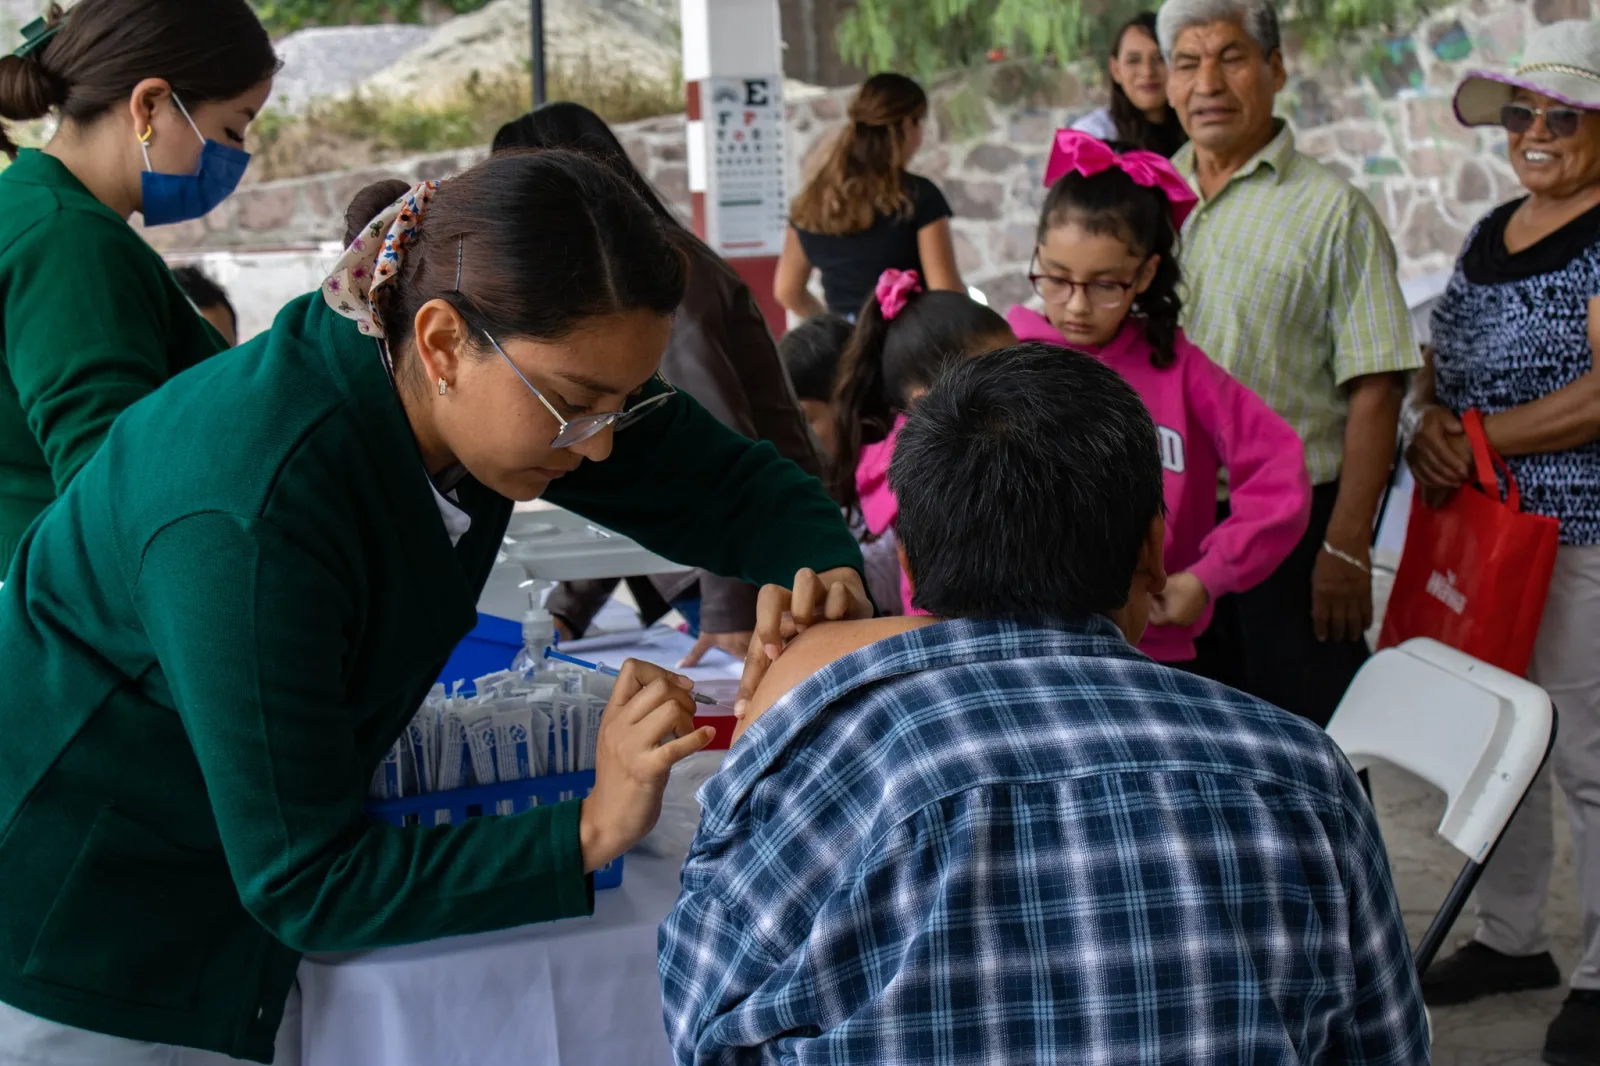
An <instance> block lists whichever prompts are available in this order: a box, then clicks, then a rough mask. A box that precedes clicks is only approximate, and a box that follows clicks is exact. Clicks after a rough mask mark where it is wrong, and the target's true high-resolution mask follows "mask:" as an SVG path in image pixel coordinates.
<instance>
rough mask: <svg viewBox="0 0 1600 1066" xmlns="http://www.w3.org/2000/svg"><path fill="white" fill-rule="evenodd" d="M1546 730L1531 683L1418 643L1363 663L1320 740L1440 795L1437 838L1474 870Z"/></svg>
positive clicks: (1522, 786) (1534, 766)
mask: <svg viewBox="0 0 1600 1066" xmlns="http://www.w3.org/2000/svg"><path fill="white" fill-rule="evenodd" d="M1552 724H1553V715H1552V713H1551V710H1550V697H1549V696H1548V695H1547V694H1546V693H1545V691H1544V689H1542V688H1540V687H1539V686H1538V685H1535V684H1532V683H1531V682H1529V681H1525V680H1523V679H1522V678H1520V677H1516V676H1514V675H1512V674H1508V673H1506V672H1505V671H1504V670H1500V669H1497V668H1496V667H1493V666H1490V665H1489V664H1488V663H1485V662H1481V661H1479V660H1477V659H1474V658H1472V657H1471V656H1470V655H1464V654H1462V653H1461V652H1459V651H1456V650H1455V649H1454V648H1447V647H1445V646H1444V645H1443V644H1440V643H1439V642H1438V641H1436V640H1429V639H1427V638H1418V639H1416V640H1408V641H1406V642H1405V643H1404V644H1402V645H1400V646H1399V647H1397V648H1388V649H1386V650H1384V651H1380V652H1378V654H1376V655H1374V656H1373V657H1372V658H1371V659H1369V660H1368V661H1367V664H1366V665H1365V666H1363V667H1362V668H1361V672H1360V673H1358V674H1357V675H1356V679H1355V681H1354V682H1352V683H1351V685H1350V689H1349V691H1347V692H1346V693H1345V696H1344V699H1343V700H1341V701H1340V703H1339V709H1338V711H1336V712H1335V713H1334V716H1333V720H1332V721H1331V722H1329V723H1328V735H1329V736H1331V737H1332V738H1333V739H1334V742H1335V743H1337V744H1338V745H1339V747H1340V748H1341V749H1343V750H1344V753H1345V756H1346V757H1347V758H1348V759H1349V760H1350V763H1351V765H1352V766H1354V767H1355V768H1356V769H1357V770H1362V769H1365V768H1366V767H1367V766H1370V765H1371V764H1372V763H1374V762H1387V763H1391V764H1393V765H1395V766H1398V767H1400V768H1401V769H1403V770H1406V771H1409V772H1410V773H1413V774H1416V775H1417V776H1418V777H1420V778H1422V779H1423V780H1425V781H1427V782H1429V783H1431V784H1432V785H1433V786H1434V787H1436V788H1438V789H1440V790H1441V791H1443V792H1444V794H1445V795H1446V796H1447V797H1448V801H1449V802H1448V804H1447V805H1446V807H1445V812H1444V818H1443V819H1441V820H1440V822H1439V835H1440V836H1442V837H1444V838H1445V839H1446V840H1448V841H1449V842H1450V843H1451V844H1452V845H1453V846H1454V847H1455V848H1456V849H1457V850H1459V851H1461V852H1462V853H1463V854H1465V855H1466V856H1467V857H1468V858H1469V859H1472V860H1474V861H1476V862H1482V861H1483V859H1484V858H1485V856H1487V855H1488V853H1489V849H1490V848H1492V847H1493V846H1494V843H1495V841H1496V840H1498V839H1499V838H1500V831H1501V830H1502V829H1504V828H1505V825H1506V822H1508V821H1510V819H1511V816H1512V814H1514V813H1515V812H1516V809H1517V804H1518V803H1520V802H1521V801H1522V794H1523V793H1524V792H1526V791H1527V789H1528V786H1529V785H1530V784H1531V783H1532V782H1533V778H1534V776H1535V775H1536V774H1538V772H1539V767H1540V766H1541V765H1542V764H1543V762H1544V756H1545V751H1546V749H1547V748H1548V746H1549V743H1550V730H1551V728H1552Z"/></svg>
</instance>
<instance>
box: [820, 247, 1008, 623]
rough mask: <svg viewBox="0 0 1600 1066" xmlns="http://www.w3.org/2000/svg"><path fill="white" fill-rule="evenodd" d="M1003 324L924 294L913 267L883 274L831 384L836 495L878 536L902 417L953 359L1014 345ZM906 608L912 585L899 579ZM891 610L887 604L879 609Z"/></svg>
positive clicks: (892, 510) (966, 305)
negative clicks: (832, 392)
mask: <svg viewBox="0 0 1600 1066" xmlns="http://www.w3.org/2000/svg"><path fill="white" fill-rule="evenodd" d="M1016 340H1017V339H1016V337H1015V336H1013V335H1012V333H1011V328H1010V327H1009V326H1007V325H1006V320H1005V319H1003V318H1001V317H1000V316H999V314H997V313H996V312H994V311H991V310H990V309H989V308H987V307H985V306H983V305H982V304H980V303H978V302H976V301H975V300H973V299H972V298H971V297H969V296H967V294H966V293H961V292H951V291H945V290H940V291H935V292H924V291H923V290H922V281H921V279H920V278H919V277H918V276H917V272H916V271H915V270H904V271H902V270H886V271H884V272H883V276H882V277H880V278H879V279H878V285H877V289H876V291H875V292H874V294H873V297H872V299H870V300H868V301H867V304H866V306H865V307H864V308H862V310H861V315H860V317H858V318H857V319H856V326H855V332H854V333H852V334H851V336H850V343H849V345H848V347H846V348H845V352H844V358H843V360H842V361H841V363H840V365H839V376H838V379H837V382H836V384H835V386H834V394H833V414H834V427H835V429H834V431H835V434H836V438H837V442H838V443H837V446H836V448H835V451H834V456H833V475H832V485H831V486H830V487H831V489H832V491H833V494H834V497H835V498H836V499H837V500H838V501H839V502H840V503H841V504H843V505H844V507H845V508H846V509H847V511H852V512H853V511H856V510H859V511H860V513H861V517H862V518H863V519H864V521H865V523H866V527H867V530H868V531H869V532H870V533H871V534H873V535H874V536H880V535H882V534H883V532H884V531H885V530H887V529H892V528H893V526H894V521H895V519H896V518H897V517H899V514H900V507H899V505H898V504H897V503H895V499H894V492H893V491H892V490H891V489H890V488H889V460H890V459H891V458H893V457H894V442H895V437H896V436H897V435H898V434H899V432H900V427H901V426H902V425H903V424H904V423H905V420H906V416H905V413H906V411H907V410H909V409H910V407H911V405H912V404H914V403H916V401H917V400H918V399H919V398H921V397H922V396H923V395H925V394H926V393H927V391H928V389H929V388H931V387H932V385H933V382H934V379H936V378H937V377H938V376H939V372H940V371H941V370H943V369H944V368H945V366H947V365H948V364H949V363H950V361H951V360H954V359H965V358H967V357H968V356H972V355H977V354H978V353H980V352H988V351H993V350H994V349H996V348H1004V347H1006V346H1007V345H1010V344H1015V343H1016ZM900 598H901V604H900V607H901V609H902V610H903V611H904V612H905V613H906V614H915V613H920V612H918V611H917V610H916V608H914V607H913V606H912V604H911V585H910V582H909V581H907V580H906V576H905V574H904V573H902V574H901V575H900ZM878 606H879V607H880V608H881V609H883V610H884V611H885V612H886V613H889V607H890V605H889V604H879V605H878Z"/></svg>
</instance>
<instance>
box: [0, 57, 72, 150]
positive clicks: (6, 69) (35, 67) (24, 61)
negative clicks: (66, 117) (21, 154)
mask: <svg viewBox="0 0 1600 1066" xmlns="http://www.w3.org/2000/svg"><path fill="white" fill-rule="evenodd" d="M66 102H67V85H66V82H64V81H62V80H61V79H60V78H58V77H56V76H55V75H54V74H52V73H50V72H49V71H48V70H46V69H45V68H44V67H43V66H42V65H40V63H39V60H38V57H37V56H27V57H22V56H14V55H6V56H0V117H3V118H8V119H12V120H14V121H19V122H27V121H30V120H32V119H36V118H44V117H45V116H46V115H48V114H49V113H50V112H51V110H52V109H53V108H57V107H60V106H61V105H62V104H64V103H66ZM0 152H4V153H5V154H6V155H8V156H10V157H11V158H12V159H15V158H16V157H17V145H16V142H14V141H13V140H12V139H11V136H10V131H8V130H6V129H5V128H4V127H0Z"/></svg>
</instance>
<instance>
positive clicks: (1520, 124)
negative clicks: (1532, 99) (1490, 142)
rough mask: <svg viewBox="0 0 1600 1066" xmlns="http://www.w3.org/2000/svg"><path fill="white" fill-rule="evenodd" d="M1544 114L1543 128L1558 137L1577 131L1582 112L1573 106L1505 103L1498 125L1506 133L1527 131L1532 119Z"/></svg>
mask: <svg viewBox="0 0 1600 1066" xmlns="http://www.w3.org/2000/svg"><path fill="white" fill-rule="evenodd" d="M1540 115H1543V116H1544V128H1545V129H1547V130H1549V131H1550V136H1552V137H1555V138H1557V139H1560V138H1562V137H1571V136H1572V135H1573V134H1574V133H1577V132H1578V124H1579V123H1580V122H1581V121H1582V119H1583V112H1581V111H1579V110H1578V109H1577V108H1574V107H1530V106H1528V105H1527V104H1507V105H1506V106H1504V107H1502V108H1501V109H1500V125H1502V126H1504V127H1505V128H1506V132H1507V133H1527V132H1528V131H1529V130H1531V129H1532V128H1533V120H1534V119H1536V118H1538V117H1539V116H1540Z"/></svg>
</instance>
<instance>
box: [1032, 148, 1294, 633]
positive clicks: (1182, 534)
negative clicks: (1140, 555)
mask: <svg viewBox="0 0 1600 1066" xmlns="http://www.w3.org/2000/svg"><path fill="white" fill-rule="evenodd" d="M1120 147H1121V146H1115V145H1113V146H1108V145H1107V144H1105V143H1104V142H1103V141H1099V140H1097V139H1095V138H1093V137H1090V136H1089V135H1088V134H1083V133H1077V132H1074V131H1070V130H1062V131H1061V132H1059V133H1057V134H1056V143H1055V147H1054V149H1053V151H1052V152H1051V155H1050V163H1049V166H1048V167H1047V168H1046V170H1045V184H1046V185H1048V186H1049V187H1050V193H1049V196H1048V197H1047V198H1046V200H1045V204H1044V211H1043V214H1042V216H1041V218H1040V220H1039V234H1038V247H1037V248H1036V250H1035V252H1034V263H1035V265H1034V266H1033V267H1032V268H1031V270H1030V273H1029V280H1030V281H1032V282H1033V287H1034V291H1036V292H1037V293H1038V294H1039V296H1040V297H1041V298H1042V299H1043V300H1044V308H1045V310H1044V314H1040V313H1038V312H1037V311H1031V310H1028V309H1027V308H1024V307H1014V308H1012V309H1011V313H1010V315H1009V316H1007V320H1008V321H1009V322H1010V323H1011V328H1012V329H1013V330H1015V331H1016V334H1017V336H1018V337H1019V338H1020V339H1022V340H1025V341H1028V340H1034V341H1048V342H1051V343H1054V344H1059V345H1061V346H1063V347H1065V348H1071V349H1073V350H1074V351H1078V352H1082V353H1084V354H1086V355H1091V356H1093V357H1094V358H1096V359H1099V360H1101V361H1102V362H1104V363H1106V364H1108V365H1109V366H1111V367H1113V368H1114V369H1116V370H1117V371H1118V372H1119V373H1121V374H1122V376H1123V377H1124V378H1126V379H1127V380H1128V383H1129V384H1130V385H1132V386H1133V387H1134V388H1135V389H1137V390H1138V391H1139V395H1140V396H1141V397H1143V398H1144V402H1145V405H1146V406H1147V407H1149V408H1150V414H1151V415H1152V417H1153V418H1154V419H1155V423H1156V430H1157V434H1158V436H1159V438H1160V442H1161V464H1162V468H1163V469H1164V471H1165V475H1166V504H1167V542H1166V564H1167V572H1168V574H1169V575H1171V576H1170V577H1169V578H1168V579H1167V587H1166V591H1165V592H1163V593H1162V594H1161V595H1160V596H1159V597H1158V598H1157V602H1156V603H1155V604H1154V606H1153V609H1152V611H1151V615H1150V622H1151V625H1150V628H1149V629H1148V630H1147V631H1146V633H1145V637H1144V640H1142V641H1141V642H1140V644H1139V647H1140V649H1141V650H1142V651H1144V652H1145V654H1147V655H1149V656H1150V657H1151V658H1153V659H1155V660H1157V661H1159V662H1169V663H1182V662H1187V661H1189V660H1192V659H1193V658H1194V657H1195V647H1194V641H1195V638H1196V637H1197V636H1199V635H1200V634H1201V633H1202V632H1204V631H1205V628H1206V626H1207V625H1208V624H1209V623H1210V621H1211V601H1212V600H1214V599H1215V598H1216V597H1218V596H1223V595H1226V594H1228V593H1234V592H1242V591H1244V590H1245V589H1248V588H1251V587H1253V586H1255V585H1256V584H1258V583H1260V582H1261V581H1263V580H1264V579H1266V577H1267V576H1268V575H1270V574H1271V573H1272V572H1273V571H1274V570H1276V569H1277V568H1278V565H1279V564H1280V563H1282V562H1283V560H1284V559H1285V558H1287V557H1288V554H1289V552H1290V550H1291V549H1293V548H1294V546H1295V544H1296V543H1297V542H1298V541H1299V540H1300V537H1301V536H1302V535H1303V534H1304V533H1305V530H1306V523H1307V521H1308V520H1309V517H1310V511H1311V484H1310V480H1309V478H1308V477H1307V476H1306V467H1305V458H1304V455H1303V452H1302V448H1301V444H1300V437H1299V435H1298V434H1296V433H1295V431H1294V429H1293V428H1292V427H1290V425H1289V424H1288V423H1287V422H1285V421H1284V420H1283V419H1282V418H1281V417H1279V416H1278V414H1277V413H1276V412H1274V411H1273V410H1272V408H1270V407H1268V406H1267V404H1266V403H1265V402H1264V401H1263V400H1262V399H1261V398H1260V397H1259V396H1257V395H1256V394H1255V393H1253V392H1251V391H1250V390H1249V389H1247V388H1245V387H1244V386H1243V385H1241V384H1239V383H1238V382H1237V381H1235V380H1234V379H1233V378H1232V377H1230V376H1229V375H1228V373H1227V372H1226V371H1224V370H1223V369H1222V368H1221V367H1219V366H1217V365H1216V364H1215V363H1213V362H1211V360H1210V359H1208V358H1206V353H1205V352H1202V351H1201V350H1200V349H1199V348H1196V347H1195V346H1194V345H1192V344H1190V343H1189V341H1188V340H1187V339H1185V337H1184V335H1183V331H1182V330H1181V329H1179V328H1178V313H1179V310H1180V307H1181V304H1180V301H1179V297H1178V284H1179V281H1180V276H1179V272H1178V263H1177V260H1176V259H1175V258H1174V256H1173V251H1174V245H1175V244H1176V239H1177V231H1178V229H1179V228H1180V227H1181V226H1182V225H1183V220H1184V218H1185V217H1187V215H1188V213H1189V211H1190V210H1191V209H1192V208H1193V207H1194V204H1195V195H1194V193H1193V192H1192V191H1191V190H1190V189H1189V186H1188V184H1187V183H1186V182H1185V181H1184V180H1183V178H1182V177H1181V176H1180V175H1179V174H1178V172H1177V171H1176V170H1174V169H1173V168H1172V165H1171V164H1170V163H1168V162H1167V161H1166V160H1165V159H1163V158H1162V157H1160V156H1158V155H1155V154H1154V153H1151V152H1140V151H1128V152H1119V151H1118V150H1117V149H1118V148H1120ZM1219 470H1226V471H1227V475H1228V495H1229V499H1230V501H1231V504H1232V511H1231V514H1230V515H1229V517H1228V518H1227V520H1226V521H1224V522H1222V523H1221V524H1220V525H1218V524H1217V521H1216V515H1217V473H1218V471H1219Z"/></svg>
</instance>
